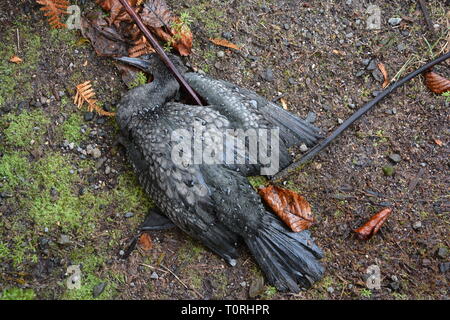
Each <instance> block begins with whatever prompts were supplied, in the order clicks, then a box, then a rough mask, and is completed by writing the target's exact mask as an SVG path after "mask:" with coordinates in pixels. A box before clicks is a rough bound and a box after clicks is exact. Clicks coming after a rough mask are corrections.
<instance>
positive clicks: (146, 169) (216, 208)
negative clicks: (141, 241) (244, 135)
mask: <svg viewBox="0 0 450 320" xmlns="http://www.w3.org/2000/svg"><path fill="white" fill-rule="evenodd" d="M171 59H172V61H174V63H175V64H176V66H177V68H178V69H179V71H180V72H181V73H182V74H183V75H184V77H185V79H186V80H187V81H188V83H189V85H190V86H191V87H192V88H193V89H194V90H195V91H196V92H197V93H198V94H199V95H200V96H201V97H202V98H203V99H204V101H205V102H206V103H207V106H193V105H188V104H182V103H178V102H173V101H171V100H173V99H178V98H179V85H178V83H177V81H176V80H175V78H174V77H173V76H172V74H171V73H170V71H169V70H168V69H167V68H166V66H165V65H164V64H163V63H162V62H161V61H160V59H159V57H158V56H156V55H154V54H153V55H149V56H146V57H145V59H142V57H141V58H126V57H124V58H118V60H120V61H122V62H124V63H128V64H130V65H133V66H136V67H138V68H140V69H142V70H143V71H145V72H147V73H150V74H152V75H153V77H154V80H153V81H152V82H151V83H148V84H144V85H141V86H139V87H137V88H134V89H132V90H130V91H128V92H127V93H126V94H125V95H124V96H123V98H122V99H121V101H120V103H119V105H118V111H117V121H118V124H119V125H120V129H121V131H122V135H123V136H124V138H125V142H124V144H125V147H126V149H127V154H128V158H129V160H130V161H131V163H132V165H133V167H134V170H135V172H136V174H137V176H138V179H139V181H140V183H141V184H142V186H143V187H144V189H145V191H146V192H147V193H148V194H149V196H150V197H151V198H152V199H153V200H154V202H155V204H156V207H157V209H158V210H154V211H153V212H151V214H150V215H149V216H148V217H147V218H146V221H145V225H146V226H145V227H144V229H145V230H161V229H165V228H167V227H169V226H170V225H171V222H173V224H175V225H176V226H177V227H179V228H180V229H182V230H183V231H184V232H186V233H188V234H189V235H190V236H191V237H193V238H195V239H198V240H199V241H200V242H201V243H203V244H204V245H205V246H207V247H208V248H210V249H211V250H212V251H214V252H215V253H217V254H218V255H219V256H221V257H222V258H224V259H225V260H226V261H227V262H228V263H229V264H230V265H232V266H234V265H236V260H235V259H236V258H237V257H238V252H237V245H238V243H239V242H240V241H241V240H243V241H244V242H245V243H246V244H247V246H248V248H249V249H250V251H251V253H252V255H253V256H254V257H255V259H256V261H257V262H258V264H259V266H260V267H261V269H262V270H263V271H264V273H265V275H266V277H267V279H268V281H269V282H270V283H271V284H272V285H274V286H275V287H276V288H277V289H278V290H280V291H288V290H289V291H292V292H298V291H299V290H300V288H308V287H310V286H311V285H312V284H313V283H314V282H315V281H318V280H319V279H320V278H321V277H322V275H323V272H324V268H323V267H322V265H321V264H320V262H319V259H320V258H322V252H321V250H320V248H319V247H317V246H316V245H315V244H314V242H313V240H312V238H311V235H310V232H309V231H302V232H299V233H294V232H291V231H290V230H288V229H287V227H286V226H285V225H284V224H283V223H282V222H281V221H280V220H279V219H278V217H277V216H275V215H274V214H273V213H271V212H268V211H267V210H266V208H265V207H264V205H263V203H262V202H261V199H260V197H259V196H258V194H257V193H256V192H255V190H254V189H253V188H252V186H251V185H250V184H249V182H248V180H247V176H250V175H258V174H260V171H261V169H263V168H264V167H265V166H264V165H266V164H267V163H264V164H262V163H260V162H257V163H255V161H253V163H251V160H252V157H253V156H255V154H254V153H251V152H247V153H245V155H243V154H242V153H243V152H242V149H239V148H236V147H235V146H234V149H233V148H232V150H234V152H233V154H234V156H236V155H237V154H240V155H241V156H243V157H245V159H246V161H247V163H246V164H243V163H240V164H233V163H231V164H228V163H213V164H206V163H196V162H194V161H184V160H183V161H181V162H179V161H175V160H174V157H175V158H177V157H181V158H182V159H184V158H183V156H186V155H189V150H188V147H186V148H181V150H178V151H177V152H175V154H174V153H173V150H174V149H175V148H176V147H177V144H179V143H180V142H179V141H181V140H182V139H183V137H182V135H183V134H182V133H184V134H185V135H186V136H185V137H184V139H185V140H186V141H185V142H191V141H193V140H194V138H193V137H194V136H195V132H194V127H195V125H194V123H200V124H201V125H202V126H203V128H206V131H207V132H208V133H207V135H208V134H209V135H210V136H211V135H212V136H215V135H217V136H226V137H230V136H233V133H232V132H233V131H230V132H231V133H229V132H228V131H227V130H226V129H243V130H248V129H255V130H256V129H257V130H260V129H277V128H278V129H279V138H280V141H279V162H280V167H281V168H283V167H285V166H287V165H288V164H289V163H290V162H291V159H290V155H289V152H288V150H287V148H289V147H291V146H293V145H296V144H299V143H306V144H307V145H309V146H312V145H314V144H315V143H316V142H317V139H318V137H319V134H318V129H317V128H316V127H314V126H312V125H311V124H309V123H307V122H306V121H304V120H301V119H299V118H297V117H296V116H294V115H292V114H290V113H289V112H287V111H285V110H284V109H282V108H280V107H278V106H277V105H275V104H273V103H271V102H269V101H267V100H266V99H264V98H263V97H261V96H259V95H257V94H256V93H254V92H252V91H249V90H246V89H243V88H240V87H237V86H236V85H234V84H232V83H229V82H226V81H222V80H216V79H212V78H210V77H208V76H206V75H202V74H198V73H193V72H187V69H186V67H185V66H184V65H183V63H182V62H181V60H180V59H179V58H178V57H176V56H172V55H171ZM174 132H176V134H174ZM180 132H181V134H180ZM224 132H225V133H224ZM210 138H211V137H210ZM231 138H232V137H231ZM177 139H178V140H177ZM202 139H203V138H202ZM202 141H203V140H202ZM212 141H213V144H214V140H212ZM224 141H225V140H224ZM226 141H228V140H226ZM271 142H272V140H271ZM203 143H205V141H203ZM258 144H259V147H261V146H262V145H263V144H265V142H260V141H258ZM267 144H270V147H268V149H269V150H270V151H271V152H275V151H276V150H275V148H274V147H273V145H272V144H271V143H267ZM188 145H189V144H188ZM225 145H226V143H225ZM249 148H250V145H249V142H246V143H245V147H244V149H245V150H247V151H249V150H248V149H249ZM245 150H244V151H245ZM194 152H195V150H194ZM177 159H178V158H177ZM186 159H188V158H186ZM253 160H255V159H253Z"/></svg>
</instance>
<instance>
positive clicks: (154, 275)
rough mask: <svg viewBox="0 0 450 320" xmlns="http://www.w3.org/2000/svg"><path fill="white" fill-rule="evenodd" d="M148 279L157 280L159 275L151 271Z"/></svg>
mask: <svg viewBox="0 0 450 320" xmlns="http://www.w3.org/2000/svg"><path fill="white" fill-rule="evenodd" d="M150 279H153V280H158V279H159V276H158V274H157V273H156V272H152V274H151V276H150Z"/></svg>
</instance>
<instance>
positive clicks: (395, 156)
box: [389, 153, 402, 163]
mask: <svg viewBox="0 0 450 320" xmlns="http://www.w3.org/2000/svg"><path fill="white" fill-rule="evenodd" d="M389 159H390V160H391V161H393V162H395V163H399V162H400V161H402V157H401V156H400V155H399V154H397V153H392V154H390V155H389Z"/></svg>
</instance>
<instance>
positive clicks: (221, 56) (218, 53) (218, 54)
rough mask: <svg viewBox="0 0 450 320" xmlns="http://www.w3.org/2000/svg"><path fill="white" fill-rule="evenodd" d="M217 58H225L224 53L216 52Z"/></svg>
mask: <svg viewBox="0 0 450 320" xmlns="http://www.w3.org/2000/svg"><path fill="white" fill-rule="evenodd" d="M217 57H219V58H223V57H225V52H223V51H218V52H217Z"/></svg>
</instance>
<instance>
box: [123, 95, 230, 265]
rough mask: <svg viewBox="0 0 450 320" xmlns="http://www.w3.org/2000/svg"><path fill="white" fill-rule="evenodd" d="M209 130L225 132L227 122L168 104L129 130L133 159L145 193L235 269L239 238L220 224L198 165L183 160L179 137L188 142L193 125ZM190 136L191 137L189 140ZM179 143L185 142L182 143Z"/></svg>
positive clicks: (209, 112)
mask: <svg viewBox="0 0 450 320" xmlns="http://www.w3.org/2000/svg"><path fill="white" fill-rule="evenodd" d="M194 120H195V121H199V122H200V123H204V124H205V125H206V127H208V128H216V129H217V128H218V127H226V126H227V125H228V122H227V119H226V118H225V117H223V116H221V115H219V114H218V113H217V112H215V111H214V110H212V109H209V108H205V109H202V108H196V107H194V106H187V105H182V104H176V103H168V104H166V105H165V106H164V109H163V110H161V112H160V114H159V115H158V120H157V121H155V119H149V118H148V117H147V116H146V115H145V114H144V115H141V116H140V120H139V122H138V123H137V125H136V126H135V128H134V129H133V130H132V131H131V141H132V143H131V144H132V146H131V147H130V148H128V149H129V151H128V152H129V157H130V159H131V160H132V163H133V165H134V167H135V170H136V171H137V172H138V178H139V180H140V182H141V184H142V185H143V186H144V188H145V190H146V191H147V193H148V194H149V195H150V197H151V198H152V199H153V201H155V203H156V204H157V206H158V208H159V209H161V211H162V212H164V213H165V214H166V215H167V217H168V218H170V220H172V222H173V223H175V224H176V225H177V226H178V227H179V228H181V229H182V230H183V231H185V232H187V233H188V234H190V235H191V236H192V237H194V238H197V239H199V240H201V241H202V242H203V243H204V244H205V245H207V246H208V247H209V248H211V249H212V250H213V251H215V252H216V253H218V254H219V255H221V256H222V257H224V258H225V259H226V260H227V261H229V262H230V263H231V264H232V262H231V261H232V260H233V259H234V258H235V257H236V256H237V253H236V250H235V246H236V243H237V241H238V236H237V235H236V234H235V233H233V232H232V231H230V230H229V229H228V228H227V227H225V226H224V225H223V224H221V223H220V222H219V220H218V213H217V208H218V207H220V204H217V203H215V201H214V199H213V198H212V197H211V192H210V190H209V187H208V185H207V183H205V181H204V178H203V175H202V173H201V170H200V169H199V167H200V164H195V163H192V161H189V160H192V158H191V159H187V160H186V161H184V160H183V158H182V157H179V156H180V152H181V154H184V152H187V149H183V146H184V145H183V144H182V143H181V142H180V141H182V139H181V136H183V135H184V137H183V138H184V139H189V140H190V137H189V134H192V133H193V130H194V129H193V126H194V124H193V121H194ZM186 135H187V136H186ZM180 139H181V140H180Z"/></svg>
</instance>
